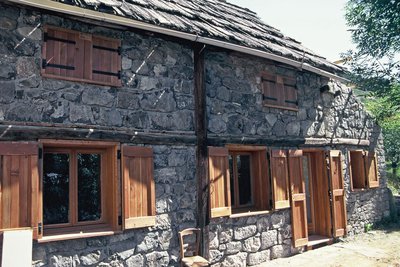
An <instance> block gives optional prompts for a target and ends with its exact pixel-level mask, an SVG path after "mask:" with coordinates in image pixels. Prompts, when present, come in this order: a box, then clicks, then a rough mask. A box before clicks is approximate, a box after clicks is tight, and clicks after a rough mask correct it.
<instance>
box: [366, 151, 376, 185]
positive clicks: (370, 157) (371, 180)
mask: <svg viewBox="0 0 400 267" xmlns="http://www.w3.org/2000/svg"><path fill="white" fill-rule="evenodd" d="M364 159H365V172H366V174H367V182H368V187H369V188H377V187H379V176H378V166H377V162H376V155H375V153H374V152H368V151H366V152H365V157H364Z"/></svg>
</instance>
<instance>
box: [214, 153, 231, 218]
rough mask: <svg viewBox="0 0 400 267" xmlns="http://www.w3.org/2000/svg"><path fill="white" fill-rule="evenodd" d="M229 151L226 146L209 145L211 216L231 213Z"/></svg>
mask: <svg viewBox="0 0 400 267" xmlns="http://www.w3.org/2000/svg"><path fill="white" fill-rule="evenodd" d="M228 157H229V151H228V149H227V148H224V147H208V168H209V180H210V207H211V218H215V217H222V216H229V215H231V213H232V211H231V190H230V176H229V161H228Z"/></svg>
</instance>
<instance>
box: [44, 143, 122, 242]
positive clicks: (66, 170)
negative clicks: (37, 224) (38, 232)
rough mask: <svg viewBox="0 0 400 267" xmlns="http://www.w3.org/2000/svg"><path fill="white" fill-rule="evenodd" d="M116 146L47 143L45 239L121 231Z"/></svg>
mask: <svg viewBox="0 0 400 267" xmlns="http://www.w3.org/2000/svg"><path fill="white" fill-rule="evenodd" d="M116 149H117V144H116V143H102V142H98V143H91V142H85V143H79V145H78V144H76V143H75V144H74V142H58V141H52V140H46V141H43V157H42V158H43V159H42V165H43V170H42V186H43V226H44V231H43V235H44V236H52V235H59V234H63V233H75V232H76V229H79V231H80V232H85V231H87V232H91V231H93V230H96V231H105V230H115V229H116V228H118V225H117V223H116V219H117V218H116V217H117V213H118V207H117V203H116V201H113V199H116V196H117V193H118V190H119V189H118V187H117V186H116V184H117V176H116V175H115V174H116V172H115V168H116V166H117V163H116V160H117V158H116V156H117V155H116Z"/></svg>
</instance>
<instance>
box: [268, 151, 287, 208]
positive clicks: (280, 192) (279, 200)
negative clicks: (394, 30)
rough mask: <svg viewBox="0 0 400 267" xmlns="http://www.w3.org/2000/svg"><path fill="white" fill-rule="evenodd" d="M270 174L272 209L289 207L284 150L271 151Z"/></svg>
mask: <svg viewBox="0 0 400 267" xmlns="http://www.w3.org/2000/svg"><path fill="white" fill-rule="evenodd" d="M270 165H271V176H272V185H273V197H274V200H273V201H274V209H276V210H277V209H284V208H288V207H290V202H289V180H288V168H287V155H286V151H285V150H272V151H271V160H270Z"/></svg>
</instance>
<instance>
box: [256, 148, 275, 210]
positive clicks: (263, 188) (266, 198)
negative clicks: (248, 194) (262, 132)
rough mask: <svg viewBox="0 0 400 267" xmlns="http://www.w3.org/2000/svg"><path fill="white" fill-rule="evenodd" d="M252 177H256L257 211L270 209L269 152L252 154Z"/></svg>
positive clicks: (262, 151) (263, 151)
mask: <svg viewBox="0 0 400 267" xmlns="http://www.w3.org/2000/svg"><path fill="white" fill-rule="evenodd" d="M252 157H253V158H252V175H253V177H255V181H254V182H255V185H254V201H255V206H256V209H257V210H268V209H270V204H269V203H270V194H269V192H270V191H269V188H271V185H270V182H269V172H268V161H267V150H266V149H265V150H261V151H256V152H253V153H252Z"/></svg>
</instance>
